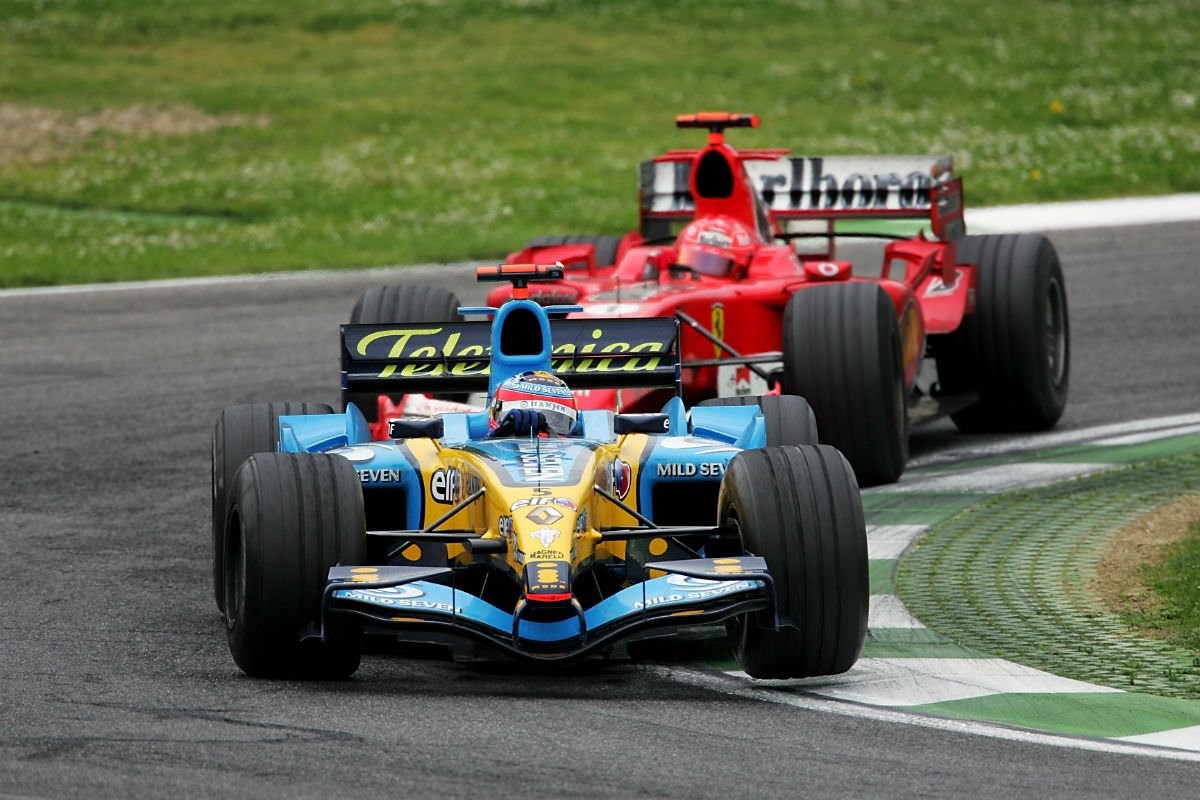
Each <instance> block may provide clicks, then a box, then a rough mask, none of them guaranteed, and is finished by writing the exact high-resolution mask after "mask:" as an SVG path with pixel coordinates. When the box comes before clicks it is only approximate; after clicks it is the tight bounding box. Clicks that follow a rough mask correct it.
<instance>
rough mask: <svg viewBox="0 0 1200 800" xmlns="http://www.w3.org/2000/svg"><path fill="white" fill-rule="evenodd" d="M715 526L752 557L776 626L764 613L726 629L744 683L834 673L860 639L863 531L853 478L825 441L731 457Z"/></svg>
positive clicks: (854, 656)
mask: <svg viewBox="0 0 1200 800" xmlns="http://www.w3.org/2000/svg"><path fill="white" fill-rule="evenodd" d="M718 509H719V510H718V515H719V516H718V520H719V524H720V525H721V526H722V527H724V528H728V529H733V530H736V531H737V532H738V534H739V535H740V537H741V543H742V547H743V549H744V550H745V551H746V552H748V553H751V554H754V555H759V556H762V557H763V558H765V559H766V561H767V569H768V571H769V572H770V574H771V579H772V581H773V582H774V587H775V597H776V600H777V612H778V615H779V618H780V622H781V627H779V628H778V629H777V628H775V627H774V620H773V618H772V616H771V615H770V613H769V612H766V611H761V612H756V613H754V614H745V615H742V616H739V617H735V618H734V619H732V620H730V622H729V623H728V625H727V630H728V634H729V639H730V643H731V644H732V646H733V651H734V655H735V656H736V657H737V661H738V663H739V664H740V665H741V667H742V669H743V670H744V671H745V672H746V674H748V675H750V676H751V677H754V678H806V677H811V676H815V675H835V674H838V673H841V672H845V671H846V670H848V669H850V667H852V666H853V665H854V662H855V661H857V660H858V656H859V654H860V653H861V652H862V646H863V641H864V640H865V638H866V635H867V611H868V607H869V602H870V582H869V578H868V570H867V533H866V523H865V521H864V517H863V509H862V499H861V497H860V495H859V491H858V485H857V484H856V483H855V480H854V473H853V471H852V470H851V468H850V465H849V463H848V462H847V461H846V459H845V458H843V457H842V455H841V453H839V452H838V451H837V450H835V449H834V448H832V447H829V446H828V445H820V446H815V447H813V446H808V447H769V448H765V449H762V450H747V451H745V452H742V453H740V454H738V455H737V456H736V457H734V459H733V461H731V462H730V464H729V467H728V468H727V469H726V471H725V477H724V480H723V481H722V484H721V494H720V499H719V501H718Z"/></svg>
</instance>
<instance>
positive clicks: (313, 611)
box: [223, 453, 366, 680]
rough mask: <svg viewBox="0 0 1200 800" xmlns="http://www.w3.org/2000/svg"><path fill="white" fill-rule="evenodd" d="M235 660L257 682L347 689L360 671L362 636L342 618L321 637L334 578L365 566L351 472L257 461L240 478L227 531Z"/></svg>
mask: <svg viewBox="0 0 1200 800" xmlns="http://www.w3.org/2000/svg"><path fill="white" fill-rule="evenodd" d="M223 556H224V561H225V570H224V594H225V624H226V633H227V636H228V640H229V651H230V653H231V654H232V655H233V660H234V661H235V662H236V663H237V665H238V666H239V667H240V668H241V669H242V671H243V672H245V673H246V674H247V675H249V676H250V677H252V678H298V679H317V680H321V679H341V678H347V677H349V676H350V675H351V674H353V673H354V671H355V670H356V669H358V664H359V660H360V658H361V653H362V628H361V626H360V625H358V624H357V623H354V622H351V621H348V620H346V619H341V618H338V617H337V616H334V617H332V618H331V619H329V620H326V621H325V622H326V624H325V629H324V634H325V636H324V639H323V640H322V639H321V638H320V633H321V624H322V617H321V598H322V594H323V592H324V589H325V586H326V580H327V577H328V573H329V568H330V567H332V566H335V565H337V564H362V563H363V561H364V560H365V557H366V528H365V525H364V522H363V501H362V490H361V489H360V487H359V482H358V477H357V475H356V473H355V471H354V467H353V466H351V464H350V462H349V461H347V460H346V459H344V458H342V457H341V456H336V455H327V454H319V453H259V454H258V455H254V456H251V457H250V458H249V459H247V460H246V462H245V463H244V464H243V465H242V466H241V468H240V469H238V471H237V474H236V475H235V476H234V480H233V485H232V505H231V510H230V515H229V527H228V529H227V530H226V537H225V552H224V554H223Z"/></svg>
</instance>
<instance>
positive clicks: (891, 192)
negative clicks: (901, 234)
mask: <svg viewBox="0 0 1200 800" xmlns="http://www.w3.org/2000/svg"><path fill="white" fill-rule="evenodd" d="M699 152H701V151H697V150H672V151H670V152H668V153H667V154H666V155H663V156H659V157H658V158H655V159H653V160H652V161H644V162H642V163H641V165H640V172H639V180H638V191H639V196H640V198H641V209H640V214H641V221H642V225H641V229H642V232H643V235H648V234H647V231H660V230H662V229H663V228H664V224H667V225H669V224H672V223H676V222H679V221H686V220H689V219H691V217H692V213H693V211H694V208H695V206H694V201H693V198H692V196H691V193H690V191H689V177H690V173H691V169H692V165H693V164H694V163H695V161H696V156H697V153H699ZM786 152H787V151H781V150H740V151H737V156H736V158H737V160H738V161H740V162H741V166H742V168H743V169H744V170H745V172H746V175H747V177H748V178H749V180H750V183H751V184H752V185H753V186H754V188H755V190H756V192H757V193H758V195H759V198H760V200H761V201H762V204H763V207H764V208H765V209H766V211H767V214H768V215H769V217H770V218H771V219H772V220H773V221H774V222H775V223H776V224H777V227H778V228H779V229H780V230H783V229H785V227H786V225H785V223H786V222H788V221H791V220H841V219H929V220H930V221H931V231H932V233H933V235H934V237H935V238H937V239H940V240H943V241H948V240H953V239H957V238H959V237H961V236H962V235H963V233H964V232H965V229H964V227H963V221H962V179H961V178H960V177H958V176H957V175H955V174H954V162H953V159H952V158H951V157H950V156H793V155H787V154H786Z"/></svg>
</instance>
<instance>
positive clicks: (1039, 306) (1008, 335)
mask: <svg viewBox="0 0 1200 800" xmlns="http://www.w3.org/2000/svg"><path fill="white" fill-rule="evenodd" d="M957 254H958V262H959V263H960V264H975V265H976V266H977V269H978V281H977V289H976V302H975V313H974V314H970V315H968V316H966V317H965V318H964V319H963V322H962V325H961V326H959V328H958V330H956V331H954V332H953V333H950V334H946V335H944V336H940V337H937V338H936V339H931V344H932V349H933V352H934V355H935V357H936V359H937V368H938V388H939V391H940V392H942V393H944V394H948V395H956V394H972V393H973V394H977V395H978V401H977V402H976V403H975V404H974V405H971V406H968V407H967V408H964V409H962V410H961V411H958V412H956V413H954V414H952V415H951V417H950V418H951V419H952V420H954V424H955V425H956V426H957V427H958V428H959V430H961V431H964V432H968V433H993V432H1013V431H1040V430H1046V429H1048V428H1052V427H1054V425H1055V423H1057V422H1058V420H1059V417H1061V416H1062V413H1063V409H1064V408H1065V407H1066V403H1067V390H1068V387H1069V384H1070V366H1071V352H1070V323H1069V319H1068V314H1067V290H1066V283H1065V281H1064V280H1063V274H1062V265H1061V264H1060V263H1059V259H1058V253H1057V251H1055V249H1054V245H1053V244H1051V242H1050V240H1049V239H1047V238H1046V237H1045V236H1043V235H1041V234H1036V233H1019V234H999V235H985V236H967V237H964V238H963V239H962V240H961V241H959V242H958V246H957Z"/></svg>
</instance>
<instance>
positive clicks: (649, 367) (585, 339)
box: [341, 317, 680, 394]
mask: <svg viewBox="0 0 1200 800" xmlns="http://www.w3.org/2000/svg"><path fill="white" fill-rule="evenodd" d="M341 337H342V347H341V350H342V354H341V359H342V389H343V390H344V391H352V392H378V393H380V394H399V393H409V392H438V393H443V392H454V393H458V392H486V391H487V389H488V374H489V371H490V366H491V357H492V323H491V322H490V321H488V320H470V321H466V322H445V323H410V324H399V325H343V326H341ZM550 339H551V342H552V343H553V344H552V352H551V358H550V368H551V369H552V370H553V371H554V372H555V373H556V374H557V375H559V376H560V377H561V378H563V380H565V381H566V382H567V384H568V385H569V386H570V387H571V388H572V389H595V388H675V387H676V386H678V382H679V380H680V366H679V358H680V354H679V322H678V320H676V319H674V318H672V317H654V318H649V319H600V318H583V319H552V320H550Z"/></svg>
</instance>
